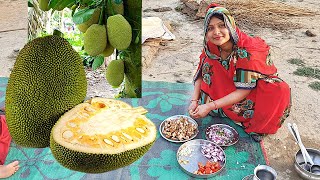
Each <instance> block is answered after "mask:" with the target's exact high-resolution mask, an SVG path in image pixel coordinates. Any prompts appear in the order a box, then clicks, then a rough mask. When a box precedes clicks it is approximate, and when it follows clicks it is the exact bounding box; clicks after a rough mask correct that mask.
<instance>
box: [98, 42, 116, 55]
mask: <svg viewBox="0 0 320 180" xmlns="http://www.w3.org/2000/svg"><path fill="white" fill-rule="evenodd" d="M113 52H114V47H112V46H111V45H110V44H108V43H107V47H106V48H105V49H104V51H103V52H102V53H101V55H102V56H104V57H108V56H110V55H111V54H112V53H113Z"/></svg>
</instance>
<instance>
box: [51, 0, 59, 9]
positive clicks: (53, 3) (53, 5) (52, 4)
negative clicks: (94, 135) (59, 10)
mask: <svg viewBox="0 0 320 180" xmlns="http://www.w3.org/2000/svg"><path fill="white" fill-rule="evenodd" d="M59 1H61V0H50V2H49V8H52V9H53V7H56V6H57V4H58V3H59Z"/></svg>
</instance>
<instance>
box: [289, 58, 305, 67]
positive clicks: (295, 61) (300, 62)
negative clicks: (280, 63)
mask: <svg viewBox="0 0 320 180" xmlns="http://www.w3.org/2000/svg"><path fill="white" fill-rule="evenodd" d="M288 63H290V64H295V65H298V66H304V62H303V60H302V59H298V58H291V59H289V60H288Z"/></svg>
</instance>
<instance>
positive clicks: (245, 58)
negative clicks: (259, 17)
mask: <svg viewBox="0 0 320 180" xmlns="http://www.w3.org/2000/svg"><path fill="white" fill-rule="evenodd" d="M204 34H205V36H204V49H203V51H202V54H201V55H200V64H199V66H198V70H197V73H196V74H195V77H194V93H193V95H192V100H191V104H190V106H189V113H190V115H191V116H192V117H193V118H203V117H205V116H207V115H208V114H209V113H211V112H212V111H213V112H216V113H219V114H220V115H223V116H226V117H228V118H230V119H232V120H233V121H235V122H236V123H241V124H242V126H243V127H244V129H245V131H246V132H247V133H250V134H254V136H253V137H254V139H255V140H257V141H259V140H260V136H257V134H260V135H261V134H274V133H276V132H277V130H278V129H279V128H280V126H281V124H282V123H283V121H284V120H285V118H286V117H287V116H288V115H289V110H290V88H289V86H288V85H287V84H286V83H285V82H284V81H283V80H281V79H280V78H278V77H277V69H276V67H275V66H274V64H273V63H272V61H271V60H270V54H269V49H270V48H269V46H268V45H267V44H266V43H265V42H264V40H262V39H261V38H259V37H250V36H248V35H246V34H245V33H243V32H242V31H240V30H239V29H238V28H237V27H236V25H235V22H234V19H233V18H232V17H231V16H230V13H229V11H228V10H227V9H225V8H223V7H219V6H218V5H217V4H211V5H209V7H208V10H207V14H206V17H205V21H204Z"/></svg>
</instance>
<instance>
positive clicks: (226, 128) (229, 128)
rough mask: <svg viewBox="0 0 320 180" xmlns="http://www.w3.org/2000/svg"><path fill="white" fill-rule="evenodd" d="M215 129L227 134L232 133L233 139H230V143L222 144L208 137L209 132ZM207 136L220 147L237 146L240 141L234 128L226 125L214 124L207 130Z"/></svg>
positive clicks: (207, 137) (208, 138)
mask: <svg viewBox="0 0 320 180" xmlns="http://www.w3.org/2000/svg"><path fill="white" fill-rule="evenodd" d="M213 128H219V129H223V130H224V131H225V132H228V133H230V134H231V137H230V138H229V139H228V142H227V143H220V142H216V141H215V140H213V139H211V138H210V137H209V136H208V133H209V131H212V130H213ZM205 136H206V139H207V140H208V141H211V142H213V143H215V144H216V145H218V146H231V145H234V144H236V143H237V142H238V141H239V133H238V132H237V131H236V130H235V129H234V128H233V127H231V126H229V125H226V124H212V125H211V126H209V127H208V128H207V129H206V132H205Z"/></svg>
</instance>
